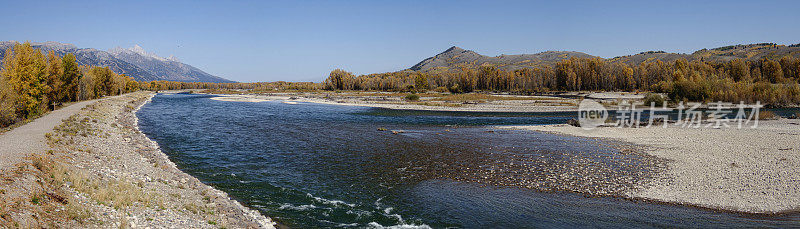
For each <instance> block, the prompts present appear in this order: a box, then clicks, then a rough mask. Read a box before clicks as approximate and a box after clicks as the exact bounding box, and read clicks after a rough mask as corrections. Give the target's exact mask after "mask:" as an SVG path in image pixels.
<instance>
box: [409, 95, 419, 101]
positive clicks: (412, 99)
mask: <svg viewBox="0 0 800 229" xmlns="http://www.w3.org/2000/svg"><path fill="white" fill-rule="evenodd" d="M406 100H408V101H419V95H417V94H409V95H406Z"/></svg>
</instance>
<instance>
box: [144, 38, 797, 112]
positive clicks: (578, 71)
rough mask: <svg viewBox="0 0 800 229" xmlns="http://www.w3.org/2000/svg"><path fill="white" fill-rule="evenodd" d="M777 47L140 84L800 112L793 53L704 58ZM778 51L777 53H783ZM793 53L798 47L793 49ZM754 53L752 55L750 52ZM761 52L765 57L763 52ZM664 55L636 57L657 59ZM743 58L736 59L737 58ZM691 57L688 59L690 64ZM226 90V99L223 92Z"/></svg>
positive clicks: (162, 87)
mask: <svg viewBox="0 0 800 229" xmlns="http://www.w3.org/2000/svg"><path fill="white" fill-rule="evenodd" d="M776 47H778V45H775V44H755V45H745V46H741V47H740V46H730V47H722V48H718V49H713V50H701V51H698V53H701V54H704V55H705V56H704V55H700V54H698V55H700V56H699V57H693V58H691V60H688V59H686V58H683V57H679V58H676V59H674V60H665V61H662V60H661V59H656V58H650V59H647V60H645V61H642V62H640V63H638V64H632V63H629V61H623V60H621V59H620V58H612V59H603V58H578V57H573V58H570V59H563V60H561V61H558V62H555V63H554V64H552V65H537V66H529V67H524V68H518V69H508V68H506V66H502V65H490V64H470V63H455V64H453V65H452V66H450V67H436V68H431V69H428V70H418V71H414V70H403V71H397V72H389V73H375V74H367V75H359V76H356V75H354V74H352V73H350V72H347V71H345V70H341V69H336V70H333V71H331V73H330V75H329V76H328V78H327V79H326V80H325V81H324V82H322V83H311V82H298V83H292V82H269V83H229V84H214V83H187V82H167V81H157V82H149V83H144V84H142V88H143V89H148V90H170V89H214V90H215V92H217V93H242V91H229V90H230V89H246V90H249V91H250V92H253V93H260V92H261V93H269V92H276V91H286V90H291V91H319V90H330V91H341V90H345V91H347V90H352V91H392V92H425V91H429V90H433V91H437V92H450V93H470V92H503V93H512V94H537V93H548V92H549V93H552V92H564V91H629V92H639V91H642V92H655V93H663V94H666V95H668V96H669V99H670V100H672V101H699V102H709V101H724V102H733V103H738V102H739V101H744V102H747V103H754V102H756V101H761V103H762V104H770V105H773V106H796V105H797V104H800V58H798V57H795V56H793V55H795V54H794V53H793V52H787V53H782V54H774V55H763V56H762V57H760V59H754V58H744V57H741V58H740V57H736V56H733V54H730V56H728V54H726V53H722V54H719V55H723V56H724V57H726V58H722V59H720V58H717V59H711V58H706V56H707V55H710V54H708V53H714V52H724V51H729V50H739V49H743V50H745V51H742V52H744V53H741V55H744V56H745V57H751V56H758V55H756V54H754V53H751V52H747V51H752V50H756V51H761V52H768V51H769V50H770V49H771V48H776ZM781 47H782V46H781ZM791 47H795V46H791ZM751 49H752V50H751ZM765 50H766V51H765ZM658 54H663V52H653V53H644V54H640V55H658ZM736 55H740V54H736ZM690 57H692V56H690ZM226 90H228V91H226Z"/></svg>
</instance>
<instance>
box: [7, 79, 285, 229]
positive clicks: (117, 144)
mask: <svg viewBox="0 0 800 229" xmlns="http://www.w3.org/2000/svg"><path fill="white" fill-rule="evenodd" d="M152 95H153V94H152V93H150V92H136V93H131V94H127V95H122V96H117V97H110V98H106V99H102V100H99V101H98V102H96V103H94V104H91V105H88V106H87V107H86V108H84V109H83V110H81V111H79V112H77V113H76V114H75V115H73V116H71V117H69V118H67V119H65V120H64V121H63V123H62V124H61V125H59V126H57V127H56V128H55V129H54V130H53V131H52V132H51V133H47V134H46V136H45V138H46V141H47V143H48V144H49V146H50V147H51V148H52V150H46V151H38V150H37V149H30V152H19V153H20V154H25V155H28V156H27V157H26V159H27V160H23V162H21V163H18V164H16V165H15V166H14V167H13V168H7V169H4V170H3V173H2V177H1V178H2V179H0V227H10V228H17V227H20V228H34V227H43V228H50V227H69V228H75V227H84V228H109V227H121V228H127V227H131V228H140V227H141V228H146V227H150V228H273V227H274V223H273V222H272V221H271V220H270V219H269V218H267V217H264V216H262V215H260V214H259V213H258V212H256V211H254V210H251V209H248V208H246V207H243V206H242V205H241V204H239V203H238V202H236V201H235V200H231V199H230V198H229V197H228V196H227V194H225V193H224V192H221V191H219V190H216V189H214V188H212V187H210V186H208V185H205V184H203V183H201V182H200V181H199V180H197V179H196V178H194V177H191V176H189V175H188V174H186V173H183V172H181V171H180V170H178V169H177V168H176V167H175V165H174V164H173V163H172V162H170V161H169V159H168V158H167V156H166V155H165V154H164V153H162V152H161V150H160V149H159V148H158V145H157V144H156V143H155V142H153V141H151V140H150V139H148V138H147V137H146V136H145V135H144V134H142V133H141V132H139V130H138V128H137V120H136V117H135V115H134V112H135V110H136V109H138V107H140V106H141V105H142V104H144V103H145V102H146V101H147V100H148V99H149V98H151V97H152Z"/></svg>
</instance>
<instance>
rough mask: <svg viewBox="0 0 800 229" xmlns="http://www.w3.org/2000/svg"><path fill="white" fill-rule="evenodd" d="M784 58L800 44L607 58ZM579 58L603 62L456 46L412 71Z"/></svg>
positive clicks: (565, 54) (511, 66) (798, 53)
mask: <svg viewBox="0 0 800 229" xmlns="http://www.w3.org/2000/svg"><path fill="white" fill-rule="evenodd" d="M783 56H793V57H795V58H800V44H795V45H788V46H787V45H779V44H774V43H758V44H746V45H731V46H725V47H719V48H713V49H701V50H698V51H696V52H694V53H692V54H685V53H668V52H664V51H647V52H641V53H638V54H635V55H628V56H619V57H614V58H605V59H606V60H608V61H611V62H623V63H627V64H631V65H638V64H640V63H646V62H650V61H657V60H660V61H663V62H669V61H675V60H677V59H680V58H684V59H686V60H688V61H692V60H702V61H712V62H715V61H730V60H734V59H745V60H751V61H753V60H760V59H762V58H772V59H780V58H781V57H783ZM573 57H577V58H600V57H597V56H593V55H589V54H586V53H582V52H572V51H547V52H540V53H536V54H518V55H500V56H494V57H491V56H484V55H481V54H478V53H476V52H474V51H470V50H465V49H462V48H459V47H456V46H453V47H450V48H448V49H447V50H445V51H444V52H442V53H439V54H437V55H436V56H433V57H429V58H427V59H424V60H422V61H421V62H419V63H417V64H416V65H414V66H412V67H411V68H409V70H413V71H423V72H427V71H440V70H447V69H450V68H454V67H459V66H466V67H474V66H480V65H493V66H495V67H498V68H500V69H504V70H516V69H521V68H535V67H541V66H545V65H548V66H552V65H554V64H555V63H556V62H559V61H561V60H565V59H570V58H573Z"/></svg>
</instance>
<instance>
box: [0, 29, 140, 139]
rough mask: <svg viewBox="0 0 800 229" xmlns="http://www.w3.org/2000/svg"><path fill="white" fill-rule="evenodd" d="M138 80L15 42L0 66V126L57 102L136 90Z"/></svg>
mask: <svg viewBox="0 0 800 229" xmlns="http://www.w3.org/2000/svg"><path fill="white" fill-rule="evenodd" d="M138 89H139V83H138V82H136V81H134V80H133V79H131V78H130V77H127V76H125V75H119V74H116V73H114V72H113V71H111V70H110V69H109V68H108V67H98V66H80V65H79V64H78V62H77V60H76V58H75V55H73V54H71V53H70V54H67V55H65V56H63V57H62V56H58V55H56V54H55V53H54V52H52V51H50V52H48V53H47V54H44V53H42V52H41V51H40V50H39V49H34V48H33V47H31V44H30V43H23V44H20V43H17V44H16V45H14V48H13V49H8V50H6V54H5V58H4V60H3V66H2V70H0V128H3V127H7V126H10V125H13V124H15V123H18V122H21V121H24V120H29V119H32V118H35V117H38V116H41V115H42V114H44V113H45V112H47V111H49V110H52V109H54V108H56V107H57V106H58V105H59V104H62V103H67V102H75V101H80V100H89V99H96V98H100V97H103V96H109V95H119V94H123V93H128V92H132V91H136V90H138Z"/></svg>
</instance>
